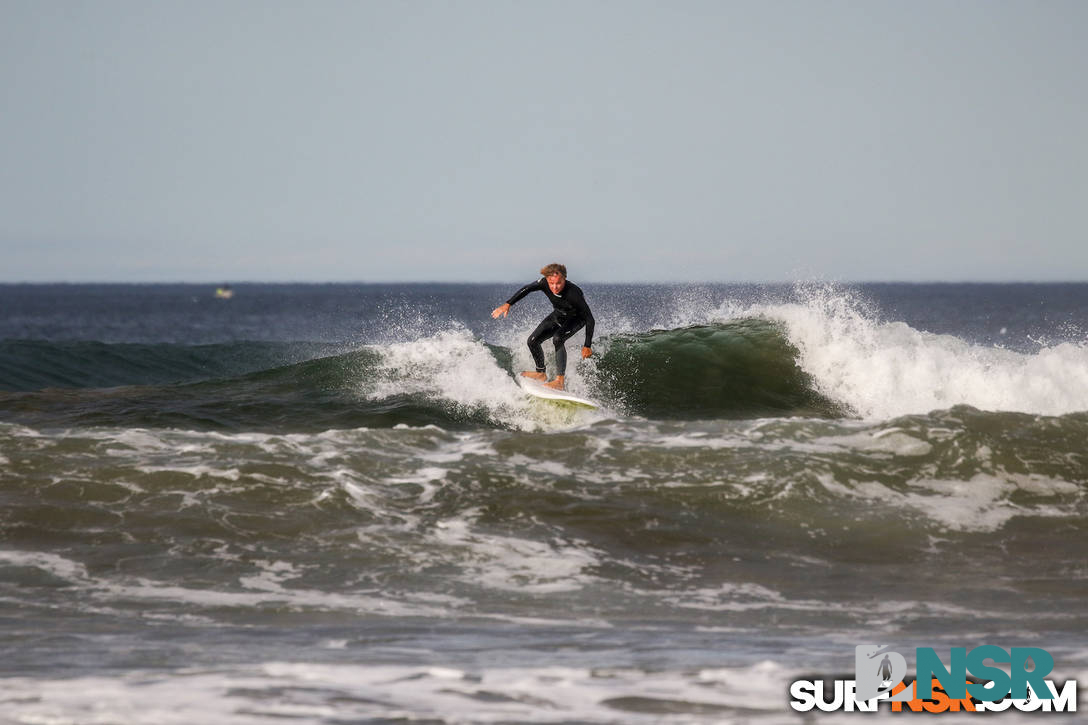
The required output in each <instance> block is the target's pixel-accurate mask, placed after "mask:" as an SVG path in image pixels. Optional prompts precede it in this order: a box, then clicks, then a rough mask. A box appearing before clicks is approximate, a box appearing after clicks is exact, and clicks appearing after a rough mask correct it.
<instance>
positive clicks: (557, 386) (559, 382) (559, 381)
mask: <svg viewBox="0 0 1088 725" xmlns="http://www.w3.org/2000/svg"><path fill="white" fill-rule="evenodd" d="M544 386H545V387H547V388H553V389H554V390H565V389H566V387H565V386H564V385H563V376H562V375H557V376H556V377H555V380H552V381H551V382H548V383H544Z"/></svg>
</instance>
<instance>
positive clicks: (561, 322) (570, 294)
mask: <svg viewBox="0 0 1088 725" xmlns="http://www.w3.org/2000/svg"><path fill="white" fill-rule="evenodd" d="M530 292H543V293H544V294H546V295H547V296H548V300H549V301H550V302H551V303H552V307H554V308H555V311H554V312H552V313H551V314H550V315H548V316H547V317H545V318H544V320H543V321H542V322H541V323H540V324H539V325H537V326H536V329H535V330H533V334H532V335H529V340H528V343H529V352H530V353H532V355H533V362H534V363H536V371H537V372H538V373H542V372H544V370H545V368H544V350H542V349H541V343H542V342H544V340H547V339H548V338H549V337H550V338H552V342H553V343H554V345H555V370H556V373H555V374H556V375H565V374H566V372H567V348H566V347H565V346H564V345H565V343H566V341H567V339H568V338H570V336H571V335H573V334H574V333H576V332H578V330H580V329H582V327H585V328H586V342H585V347H593V324H594V321H593V313H592V312H590V311H589V305H587V304H586V298H585V295H583V294H582V288H581V287H579V286H578V285H576V284H574V283H573V282H570V281H568V282H567V283H566V284H565V285H564V286H563V289H562V291H561V292H560V293H559V294H554V293H553V292H552V290H551V288H550V287H548V280H547V278H545V277H541V278H540V279H539V280H537V281H536V282H532V283H530V284H527V285H525V286H524V287H522V288H521V289H519V290H518V291H517V292H515V293H514V296H513V297H511V298H510V299H508V300H507V301H506V304H508V305H513V304H514V303H515V302H517V301H518V300H520V299H521V298H522V297H524V296H525V295H527V294H529V293H530Z"/></svg>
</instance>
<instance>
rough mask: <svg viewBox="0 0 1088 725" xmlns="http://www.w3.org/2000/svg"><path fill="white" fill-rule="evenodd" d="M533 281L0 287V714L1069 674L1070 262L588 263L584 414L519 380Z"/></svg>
mask: <svg viewBox="0 0 1088 725" xmlns="http://www.w3.org/2000/svg"><path fill="white" fill-rule="evenodd" d="M525 281H528V280H520V281H513V282H511V283H510V284H506V285H423V284H420V285H263V284H242V285H237V286H235V292H236V294H235V297H234V298H233V299H230V300H221V299H215V298H214V296H213V291H214V290H213V288H212V287H210V286H201V285H3V286H0V642H2V643H3V653H4V657H3V659H2V660H0V722H3V723H9V722H10V723H126V724H130V723H131V724H135V723H149V724H150V723H155V724H156V725H157V724H160V723H220V722H222V723H282V722H285V721H287V722H304V723H402V722H403V723H408V722H413V723H416V722H424V723H475V722H481V723H484V722H489V723H499V722H501V723H515V722H516V723H521V722H532V723H753V724H762V723H768V724H770V723H802V722H808V721H809V719H808V718H805V717H803V716H802V715H800V714H799V713H795V712H793V711H792V710H791V709H790V708H789V706H788V702H789V699H790V697H789V694H788V688H789V683H790V682H792V681H793V680H796V679H811V677H813V676H821V677H828V678H840V679H853V676H854V673H853V668H854V661H853V658H854V646H855V645H856V644H861V643H870V642H872V643H881V644H890V645H896V646H897V650H898V651H900V652H904V653H912V652H913V649H912V648H915V647H934V648H936V649H937V651H938V652H945V653H947V652H948V650H949V648H951V647H967V648H969V649H970V648H972V647H975V646H978V645H981V644H997V645H999V646H1003V647H1005V648H1006V649H1007V648H1009V647H1014V646H1034V647H1042V648H1045V649H1047V650H1048V651H1049V652H1050V653H1051V654H1052V655H1053V656H1054V659H1055V662H1056V666H1055V672H1054V679H1055V680H1065V679H1077V678H1079V679H1080V680H1081V682H1088V498H1086V493H1088V446H1086V443H1088V285H1086V284H1067V285H1058V284H1054V285H1027V284H1025V285H968V284H960V285H953V284H945V285H845V284H822V283H810V284H797V285H784V286H757V285H737V286H652V285H626V286H623V285H597V284H592V283H581V282H580V281H579V283H580V284H582V287H583V289H584V290H585V291H586V295H587V298H588V300H589V302H590V304H591V305H592V307H593V309H594V312H595V314H596V317H597V334H596V342H595V344H594V351H595V355H594V356H593V357H592V358H590V359H589V360H587V361H580V362H577V363H575V362H574V360H575V358H576V355H571V364H570V369H569V370H568V384H569V387H570V388H571V389H573V390H575V391H577V392H579V393H581V394H584V395H587V396H590V397H592V398H594V399H596V400H599V401H601V403H602V405H601V408H600V409H599V410H597V411H588V410H571V409H567V408H563V407H558V406H555V405H552V404H549V403H544V402H541V401H536V400H531V399H528V398H526V397H525V395H524V394H523V393H522V392H521V390H520V389H519V388H518V386H517V385H516V382H515V379H514V376H515V374H516V372H517V371H518V370H521V369H526V368H529V367H531V362H530V358H529V355H528V352H527V350H526V348H525V345H524V340H525V338H526V337H527V336H528V334H529V332H530V331H531V330H532V329H533V327H535V325H536V323H537V322H538V321H539V319H540V318H541V317H543V315H544V314H546V312H547V311H548V305H547V302H546V300H545V299H544V297H543V296H542V295H535V296H532V297H529V298H526V299H525V300H523V301H522V302H521V303H519V304H518V305H517V306H515V307H514V308H513V310H512V311H511V314H510V317H509V318H507V319H505V320H497V321H496V320H492V319H490V311H491V310H492V309H493V308H494V307H495V306H497V305H498V304H499V303H501V302H502V301H503V300H504V299H506V297H507V296H509V294H510V293H512V292H513V291H514V290H515V289H516V288H517V287H518V286H519V285H520V284H521V283H524V282H525ZM576 281H578V280H576ZM580 342H581V335H580V334H579V335H576V336H575V337H574V338H573V339H572V340H571V341H570V342H568V348H569V349H570V350H572V351H573V350H574V349H575V348H576V347H577V346H578V345H579V344H580ZM945 659H946V662H947V661H948V660H947V658H945ZM908 661H909V662H910V664H911V666H912V667H913V665H914V663H913V657H912V656H908ZM1081 699H1084V698H1083V696H1082V698H1081ZM1083 707H1088V704H1086V705H1083V706H1082V708H1081V709H1083ZM857 717H859V716H857V715H855V716H853V717H850V716H847V715H843V716H840V717H839V718H836V716H825V717H824V718H821V719H822V720H824V721H827V722H834V721H838V720H839V719H841V720H844V721H849V722H855V721H856V719H857ZM862 717H864V716H862ZM886 717H892V718H894V717H896V716H895V715H887V716H881V717H877V718H876V719H886ZM905 717H908V718H909V717H910V716H905ZM955 717H957V716H952V717H951V718H949V717H948V716H946V720H945V721H948V722H957V720H956V719H955ZM959 717H962V718H964V719H965V720H963V721H967V722H972V721H973V719H972V718H973V717H976V716H973V715H971V714H967V715H963V716H959ZM1018 718H1019V719H1023V720H1033V718H1031V717H1030V716H1028V715H1018V714H1016V713H1007V714H1006V715H1005V716H1004V717H1003V718H1002V722H1018V721H1019V720H1018Z"/></svg>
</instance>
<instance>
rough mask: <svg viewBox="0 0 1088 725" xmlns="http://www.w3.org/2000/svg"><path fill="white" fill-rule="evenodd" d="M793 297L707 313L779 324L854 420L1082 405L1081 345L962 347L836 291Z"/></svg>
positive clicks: (1087, 393) (1085, 403) (804, 364)
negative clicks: (883, 316)
mask: <svg viewBox="0 0 1088 725" xmlns="http://www.w3.org/2000/svg"><path fill="white" fill-rule="evenodd" d="M799 292H800V294H799V296H800V298H801V301H797V302H789V303H760V304H756V305H750V306H742V305H737V304H736V303H733V302H727V303H725V304H723V305H722V306H721V307H720V308H719V309H718V311H717V314H716V316H715V319H718V320H723V319H724V320H728V319H736V318H741V317H764V318H767V319H770V320H773V321H776V322H779V323H781V324H782V325H783V326H784V328H785V331H786V334H787V336H788V338H789V340H790V342H791V343H792V344H793V345H794V346H795V347H796V348H797V350H798V352H799V358H798V363H799V365H800V367H801V368H802V369H803V370H804V371H805V372H806V373H808V374H809V375H810V376H812V378H813V381H814V382H815V385H816V387H817V388H818V389H819V390H820V392H821V393H823V394H824V395H826V396H828V397H829V398H831V399H833V400H835V401H837V402H839V403H842V404H845V405H847V406H849V408H850V409H851V410H852V411H854V412H855V413H856V414H858V415H860V416H862V417H864V418H874V419H886V418H891V417H896V416H900V415H908V414H916V413H927V412H930V411H933V410H942V409H947V408H950V407H952V406H955V405H969V406H973V407H975V408H979V409H982V410H991V411H1019V412H1025V413H1035V414H1040V415H1063V414H1066V413H1073V412H1079V411H1086V410H1088V346H1086V345H1084V344H1072V343H1068V342H1066V343H1061V344H1057V345H1054V346H1051V347H1044V348H1042V349H1040V350H1039V351H1038V352H1035V353H1021V352H1014V351H1012V350H1007V349H1002V348H998V347H987V346H982V345H974V344H969V343H967V342H965V341H963V340H961V339H959V338H957V337H954V336H952V335H938V334H932V333H927V332H921V331H919V330H915V329H913V328H911V327H910V326H908V325H906V324H904V323H902V322H886V321H880V320H879V319H878V318H877V316H876V315H874V314H873V313H872V312H870V311H869V310H868V309H867V307H866V305H865V304H864V303H863V302H861V301H859V300H858V299H856V298H855V297H854V296H853V295H851V294H850V293H849V292H847V291H844V290H842V289H837V288H830V287H829V288H822V289H815V290H800V291H799Z"/></svg>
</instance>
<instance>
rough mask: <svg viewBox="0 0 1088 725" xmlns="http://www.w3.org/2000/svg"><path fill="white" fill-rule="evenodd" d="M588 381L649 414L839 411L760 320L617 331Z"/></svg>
mask: <svg viewBox="0 0 1088 725" xmlns="http://www.w3.org/2000/svg"><path fill="white" fill-rule="evenodd" d="M596 381H597V384H598V385H599V387H600V389H601V391H602V394H604V395H605V397H607V398H610V399H613V400H617V401H620V402H621V403H622V404H623V405H624V406H625V407H626V408H627V409H629V410H630V412H632V413H634V414H637V415H643V416H647V417H654V418H748V417H759V416H781V415H807V416H818V417H826V416H839V415H843V414H844V413H845V411H843V410H842V409H841V407H840V406H838V405H836V404H835V403H834V402H833V401H831V400H829V399H827V398H826V397H824V396H822V395H820V393H819V392H817V391H816V390H815V389H814V387H813V382H812V380H811V378H810V377H809V376H808V375H807V374H805V372H804V371H803V370H801V369H800V368H799V367H798V365H797V350H796V349H795V348H794V347H793V346H792V345H791V344H790V343H789V341H788V340H787V338H786V337H785V335H784V334H783V331H782V330H781V328H779V327H778V326H777V325H775V324H774V323H772V322H768V321H766V320H758V319H745V320H737V321H734V322H729V323H724V324H716V325H699V326H693V327H686V328H682V329H676V330H654V331H651V332H646V333H639V334H629V335H620V336H617V337H616V338H613V339H612V340H611V341H610V344H609V347H608V350H607V352H606V353H605V354H604V355H603V357H602V358H601V361H600V363H599V364H598V366H597V376H596Z"/></svg>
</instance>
